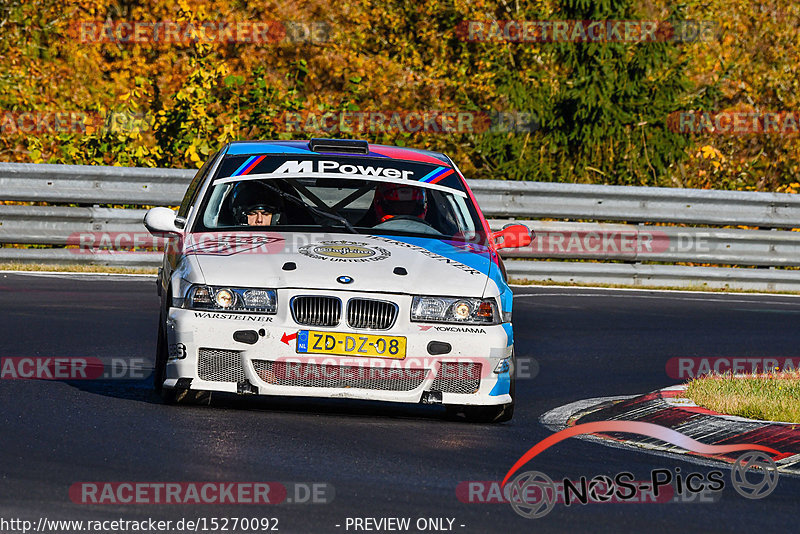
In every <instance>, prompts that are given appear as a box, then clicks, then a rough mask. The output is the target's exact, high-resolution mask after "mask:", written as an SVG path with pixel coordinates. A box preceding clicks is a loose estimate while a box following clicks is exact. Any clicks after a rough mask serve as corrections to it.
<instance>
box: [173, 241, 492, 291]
mask: <svg viewBox="0 0 800 534" xmlns="http://www.w3.org/2000/svg"><path fill="white" fill-rule="evenodd" d="M183 253H184V254H185V255H186V257H187V260H188V261H190V262H192V263H195V265H196V267H197V268H198V269H199V271H200V273H201V274H202V281H200V280H197V281H196V282H198V283H206V284H209V285H228V286H231V285H233V286H241V287H269V288H304V289H347V290H352V291H367V292H386V293H409V294H426V295H441V296H446V295H458V296H465V297H466V296H470V297H480V296H483V295H484V291H485V290H486V287H487V280H488V273H489V272H490V269H491V267H492V264H493V258H492V251H491V250H490V249H489V248H488V247H486V246H483V245H475V244H469V243H463V242H458V241H445V240H439V239H432V238H421V237H401V236H371V235H355V234H300V233H296V232H291V233H288V232H287V233H280V232H259V233H242V232H237V233H204V234H189V236H188V237H187V238H186V240H185V244H184V248H183ZM404 272H405V274H404Z"/></svg>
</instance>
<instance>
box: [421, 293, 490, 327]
mask: <svg viewBox="0 0 800 534" xmlns="http://www.w3.org/2000/svg"><path fill="white" fill-rule="evenodd" d="M411 320H412V321H424V322H435V323H465V324H498V323H499V322H500V314H499V313H498V312H497V303H496V302H495V300H494V299H471V298H466V299H465V298H452V297H414V301H413V303H412V304H411Z"/></svg>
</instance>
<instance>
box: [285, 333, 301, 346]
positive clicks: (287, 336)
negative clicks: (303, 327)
mask: <svg viewBox="0 0 800 534" xmlns="http://www.w3.org/2000/svg"><path fill="white" fill-rule="evenodd" d="M293 339H297V332H295V333H294V334H287V333H286V332H284V333H283V335H282V336H281V341H283V342H284V343H286V344H287V345H288V344H289V342H290V341H291V340H293Z"/></svg>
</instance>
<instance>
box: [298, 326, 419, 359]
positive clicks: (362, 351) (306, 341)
mask: <svg viewBox="0 0 800 534" xmlns="http://www.w3.org/2000/svg"><path fill="white" fill-rule="evenodd" d="M297 352H299V353H305V354H338V355H341V356H364V357H366V358H395V359H398V360H401V359H403V358H405V357H406V338H404V337H400V336H376V335H372V334H344V333H341V332H316V331H314V330H301V331H300V332H298V333H297Z"/></svg>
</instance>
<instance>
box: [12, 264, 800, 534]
mask: <svg viewBox="0 0 800 534" xmlns="http://www.w3.org/2000/svg"><path fill="white" fill-rule="evenodd" d="M515 291H516V293H517V298H516V300H515V309H514V324H515V336H516V350H517V355H518V357H521V358H534V359H535V360H536V362H537V363H538V366H539V373H538V375H537V376H536V377H535V378H532V379H527V380H521V381H519V382H518V384H517V394H518V399H517V411H516V415H515V418H514V419H513V421H512V422H510V423H507V424H501V425H475V424H468V423H462V422H457V421H448V420H445V419H443V418H442V417H441V416H440V414H439V412H438V411H437V410H436V409H432V410H428V409H423V407H414V406H412V407H407V406H400V407H398V406H394V405H385V404H379V405H375V404H371V403H353V402H330V401H302V400H295V399H288V400H287V399H269V400H259V401H252V400H249V399H238V398H234V399H232V400H231V399H222V400H221V401H219V402H215V403H214V404H213V405H212V406H210V407H209V406H197V407H175V406H167V405H163V404H161V402H160V401H159V400H158V398H157V397H156V396H155V395H154V394H153V393H152V392H151V390H150V383H149V381H146V380H139V381H136V380H134V381H113V380H104V381H102V380H101V381H73V382H62V381H45V380H36V381H34V380H2V381H0V406H2V411H1V412H0V474H1V475H2V480H1V481H0V518H5V519H8V518H22V519H29V520H33V521H36V520H38V518H40V517H47V518H48V519H97V520H102V519H119V518H123V519H146V518H148V517H152V518H154V519H163V520H166V519H173V520H176V519H180V518H182V517H185V518H198V517H206V518H211V517H225V516H227V517H244V516H246V517H277V518H279V529H280V530H279V531H280V532H356V530H353V528H352V527H351V528H350V529H349V530H348V529H346V528H345V526H346V519H347V518H348V517H351V518H352V517H361V518H363V517H374V518H381V517H410V518H412V525H413V522H414V521H416V519H417V518H420V517H448V518H454V519H455V521H454V527H453V531H454V532H464V533H472V532H475V533H482V532H503V533H516V532H533V531H537V532H540V531H542V532H548V531H564V530H570V531H592V532H595V531H605V532H619V531H645V530H646V531H650V532H668V531H670V532H674V531H676V530H681V531H684V532H766V531H777V530H779V529H780V530H790V529H791V530H795V529H796V524H797V511H798V505H797V503H798V500H799V498H800V479H798V478H790V477H788V476H782V477H781V479H780V482H779V485H778V487H777V489H776V490H775V491H774V493H772V494H771V495H770V496H768V497H767V498H765V499H764V500H755V501H750V500H748V499H744V498H742V497H740V496H739V495H738V494H736V493H735V492H734V490H733V489H731V488H729V487H726V488H725V490H724V491H723V494H722V499H721V500H720V501H719V502H715V503H706V504H699V503H692V504H677V503H669V504H630V503H628V504H589V505H572V506H570V507H565V506H563V505H557V506H556V508H555V509H554V510H553V511H552V512H551V513H550V514H549V515H547V516H546V517H544V518H541V519H525V518H523V517H520V516H518V515H517V514H516V513H514V511H513V510H512V509H511V507H510V506H508V505H507V504H467V503H462V502H460V501H459V500H458V499H457V497H456V487H457V485H458V484H459V483H460V482H462V481H471V480H483V481H488V480H499V479H502V477H503V475H504V474H505V473H506V471H507V470H508V469H509V468H510V466H511V465H512V464H513V463H514V462H515V461H516V460H517V459H518V458H519V457H520V456H521V455H522V454H523V453H524V452H525V451H527V450H528V449H529V448H530V447H531V446H533V445H534V444H535V443H537V442H538V441H540V440H541V439H543V438H545V437H546V436H548V435H550V434H551V432H550V431H549V430H547V429H546V428H545V427H544V426H542V424H541V423H540V422H539V420H538V419H539V417H540V416H541V415H542V414H543V413H544V412H546V411H548V410H550V409H552V408H555V407H558V406H561V405H564V404H567V403H570V402H573V401H576V400H580V399H586V398H590V397H601V396H613V395H633V394H637V393H644V392H648V391H651V390H654V389H656V388H660V387H665V386H669V385H672V384H674V383H675V382H676V381H675V380H673V379H671V378H669V377H668V376H667V374H666V372H665V364H666V362H667V360H668V359H669V358H671V357H674V356H724V357H732V356H737V357H756V356H758V357H762V356H771V357H779V356H790V357H800V344H798V342H797V341H798V329H797V324H798V319H800V297H791V296H765V295H719V294H701V293H675V292H673V293H668V292H647V291H615V290H594V289H582V288H574V289H563V288H546V287H533V288H516V290H515ZM157 314H158V300H157V297H156V293H155V283H154V281H153V279H152V278H149V279H144V278H138V279H137V278H121V277H102V276H88V277H75V276H70V277H63V276H53V275H47V276H44V275H34V274H15V273H6V274H2V273H0V325H1V326H0V328H2V335H1V336H0V357H4V358H5V357H23V356H28V357H30V356H36V357H43V356H66V357H85V356H92V357H98V358H101V359H103V360H106V359H108V358H112V357H117V358H146V359H147V361H148V362H149V361H152V358H153V354H154V350H155V337H156V335H155V334H156V332H155V327H156V320H157ZM676 467H679V468H681V471H682V472H683V473H689V472H692V471H696V472H700V473H707V472H708V471H709V470H710V468H709V467H706V466H701V465H697V464H693V463H689V462H684V461H679V460H674V459H670V458H665V457H659V456H653V455H649V454H647V453H644V452H638V451H632V450H625V449H618V448H612V447H607V446H603V445H600V444H597V443H592V442H588V441H584V440H578V439H568V440H566V441H563V442H561V443H560V444H558V445H556V446H554V447H552V448H550V449H548V450H547V451H545V452H544V453H543V454H541V455H540V456H538V457H537V458H535V459H534V460H533V462H531V464H530V465H529V466H528V468H531V469H535V470H538V471H541V472H544V473H547V474H548V475H549V476H550V477H551V478H553V479H562V478H564V477H569V478H571V479H577V478H579V477H581V476H587V477H592V476H594V475H597V474H606V475H612V476H613V475H614V474H615V473H618V472H621V471H630V472H632V473H634V475H635V476H636V478H637V479H639V480H645V479H648V478H649V477H650V471H651V470H652V469H656V468H668V469H673V470H674V469H675V468H676ZM724 472H725V480H726V481H727V480H728V479H729V478H728V473H729V471H727V470H724ZM81 481H138V482H147V481H224V482H232V481H304V482H326V483H329V484H331V485H332V486H333V487H334V488H335V497H334V499H333V501H332V502H330V503H329V504H316V505H299V504H281V505H274V506H247V505H238V506H223V507H214V506H202V505H200V506H198V505H179V506H175V505H171V506H165V505H83V504H75V503H73V502H72V501H71V500H70V498H69V494H68V490H69V488H70V486H71V485H72V484H74V483H76V482H81ZM336 525H340V526H339V527H337V526H336ZM461 525H464V526H461ZM360 531H361V532H364V530H360ZM410 531H411V532H417V530H416V529H415V528H412V529H411V530H410Z"/></svg>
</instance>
